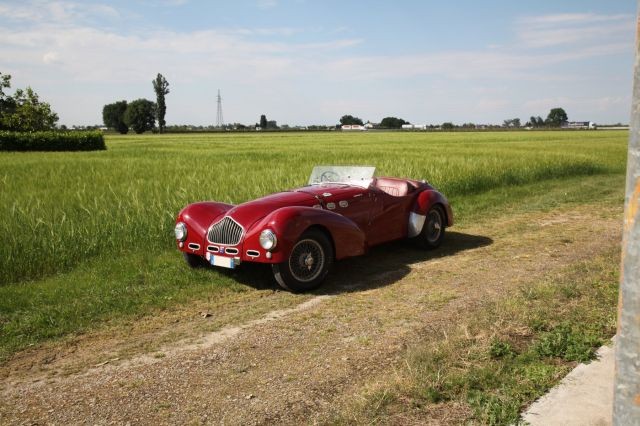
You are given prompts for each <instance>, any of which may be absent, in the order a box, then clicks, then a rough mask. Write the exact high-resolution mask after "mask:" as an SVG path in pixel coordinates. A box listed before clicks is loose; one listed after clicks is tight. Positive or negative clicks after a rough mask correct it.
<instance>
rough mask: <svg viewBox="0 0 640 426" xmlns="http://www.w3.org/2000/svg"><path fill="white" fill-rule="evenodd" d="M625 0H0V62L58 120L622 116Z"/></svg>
mask: <svg viewBox="0 0 640 426" xmlns="http://www.w3.org/2000/svg"><path fill="white" fill-rule="evenodd" d="M635 14H636V4H635V2H632V1H622V0H620V1H611V0H609V1H604V0H602V1H588V0H587V1H562V2H559V1H546V0H540V1H537V2H534V3H530V2H526V3H525V2H515V1H506V0H505V1H498V0H493V1H491V0H487V1H483V2H478V1H456V2H444V1H439V2H436V1H398V2H389V1H385V2H382V1H353V2H347V1H328V0H327V1H310V0H292V1H282V0H247V1H234V2H218V1H206V2H205V1H193V0H159V1H151V0H140V1H112V2H94V1H31V0H20V1H13V0H0V72H2V73H8V74H11V75H12V76H13V79H12V83H13V89H15V88H19V87H25V86H27V85H30V86H32V87H33V88H34V89H35V90H36V91H37V92H38V93H39V94H40V96H41V98H42V99H43V100H45V101H47V102H50V103H51V105H52V107H53V109H54V110H55V111H56V112H58V114H59V116H60V123H61V124H67V125H72V124H97V123H100V122H101V120H102V117H101V111H102V106H103V105H104V104H106V103H110V102H114V101H117V100H121V99H126V100H133V99H137V98H141V97H145V98H148V99H152V100H154V99H155V96H154V93H153V89H152V85H151V80H152V79H153V78H154V77H155V75H156V74H157V73H158V72H160V73H162V74H163V75H164V76H165V77H166V78H167V80H168V81H169V83H170V90H171V93H170V94H169V95H167V122H168V123H169V124H213V123H215V118H216V102H215V96H216V92H217V89H218V88H219V89H220V90H221V92H222V97H223V111H224V118H225V122H240V123H245V124H249V123H255V122H257V121H258V120H259V117H260V114H266V115H267V117H268V118H269V119H273V120H277V121H278V123H280V124H283V123H288V124H291V125H298V124H299V125H307V124H335V123H337V122H338V119H339V118H340V116H342V115H344V114H352V115H355V116H358V117H361V118H362V119H364V120H371V121H373V122H379V121H380V120H381V119H382V118H383V117H385V116H389V115H393V116H398V117H401V118H404V119H405V120H409V121H411V122H412V123H442V122H444V121H453V122H455V123H463V122H475V123H502V121H503V120H504V119H508V118H514V117H519V118H521V119H522V120H523V122H524V121H526V120H527V119H528V118H529V117H530V116H531V115H540V116H543V117H545V116H546V114H547V113H548V112H549V109H551V108H554V107H558V106H560V107H563V108H565V110H566V111H567V113H568V114H569V119H571V120H580V121H582V120H592V121H596V122H597V123H615V122H628V120H629V114H630V104H631V77H632V70H633V54H634V39H635V25H634V23H635Z"/></svg>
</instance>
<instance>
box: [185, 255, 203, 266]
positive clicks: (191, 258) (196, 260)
mask: <svg viewBox="0 0 640 426" xmlns="http://www.w3.org/2000/svg"><path fill="white" fill-rule="evenodd" d="M183 254H184V260H185V261H186V262H187V265H189V267H190V268H202V267H204V266H206V265H207V263H206V262H205V260H204V259H203V258H201V257H200V256H198V255H197V254H193V253H183Z"/></svg>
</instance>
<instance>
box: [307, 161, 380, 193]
mask: <svg viewBox="0 0 640 426" xmlns="http://www.w3.org/2000/svg"><path fill="white" fill-rule="evenodd" d="M375 171H376V168H375V167H368V166H365V167H362V166H315V167H314V168H313V171H312V172H311V177H310V178H309V185H320V184H323V183H345V184H349V185H357V186H362V187H365V188H366V187H367V186H369V184H370V183H371V180H372V179H373V175H374V173H375Z"/></svg>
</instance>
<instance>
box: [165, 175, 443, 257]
mask: <svg viewBox="0 0 640 426" xmlns="http://www.w3.org/2000/svg"><path fill="white" fill-rule="evenodd" d="M435 205H440V206H441V207H442V210H443V212H444V214H445V216H446V218H445V226H451V225H453V213H452V211H451V207H450V206H449V203H448V202H447V200H446V198H445V197H444V196H443V195H442V194H441V193H440V192H438V191H437V190H436V189H434V188H433V187H432V186H430V185H429V184H427V183H425V182H421V181H416V180H411V179H398V178H389V177H379V178H374V179H373V181H372V182H371V184H370V185H369V186H368V187H362V186H357V185H349V184H342V183H338V184H336V183H323V184H320V185H310V186H304V187H302V188H298V189H294V190H290V191H285V192H280V193H276V194H272V195H267V196H265V197H262V198H259V199H256V200H253V201H248V202H246V203H243V204H239V205H237V206H233V205H229V204H224V203H216V202H199V203H194V204H190V205H188V206H187V207H185V208H184V209H183V210H182V211H181V212H180V213H179V214H178V217H177V222H182V223H184V224H185V225H186V228H187V236H186V239H185V240H184V241H178V242H177V244H178V249H179V250H181V251H182V252H184V253H187V254H194V255H198V256H200V257H202V258H205V259H207V261H209V258H210V257H211V255H212V254H214V253H215V255H216V256H227V257H231V258H233V259H234V260H235V262H234V264H239V263H241V262H261V263H272V264H274V263H281V262H285V261H286V260H287V258H288V256H289V254H290V251H291V249H292V247H293V246H294V244H295V243H296V241H298V239H299V238H300V236H301V235H302V234H303V232H305V231H306V230H308V229H309V228H319V229H320V230H322V231H323V232H325V233H326V234H327V236H328V237H329V239H330V241H331V243H332V245H333V249H334V255H335V259H343V258H346V257H351V256H358V255H361V254H363V253H365V252H366V251H367V249H368V248H370V247H372V246H375V245H378V244H382V243H385V242H389V241H393V240H398V239H402V238H407V237H412V236H415V235H416V232H417V233H419V232H420V229H415V227H416V226H419V227H422V226H423V223H424V219H422V222H421V221H420V220H418V221H417V223H418V225H416V224H415V223H416V222H415V221H414V222H412V218H413V219H415V218H424V216H425V215H426V214H427V212H428V211H429V209H431V208H432V207H433V206H435ZM227 217H229V218H231V219H233V221H234V222H236V223H237V224H238V225H240V226H241V227H242V236H241V238H240V240H239V242H238V243H237V244H232V245H229V244H219V243H216V242H212V241H209V239H208V235H209V230H210V229H211V227H212V226H213V225H215V224H217V223H218V222H220V221H221V220H223V219H225V218H227ZM265 229H271V230H273V231H274V233H275V234H276V235H277V239H278V242H277V247H276V248H275V249H274V250H271V251H267V250H265V249H263V248H262V247H261V245H260V242H259V236H260V233H261V232H262V231H263V230H265Z"/></svg>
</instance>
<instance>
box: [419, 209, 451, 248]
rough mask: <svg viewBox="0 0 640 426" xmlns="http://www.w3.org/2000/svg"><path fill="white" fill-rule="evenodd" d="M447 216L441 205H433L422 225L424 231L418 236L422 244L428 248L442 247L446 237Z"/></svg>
mask: <svg viewBox="0 0 640 426" xmlns="http://www.w3.org/2000/svg"><path fill="white" fill-rule="evenodd" d="M445 222H446V216H445V214H444V210H443V209H442V207H440V206H433V207H431V208H430V209H429V212H427V217H426V219H425V221H424V225H423V226H422V231H420V234H418V236H417V237H416V240H417V242H418V244H419V245H420V246H422V247H423V248H426V249H435V248H438V247H440V244H441V243H442V240H443V239H444V231H445V227H446V225H445Z"/></svg>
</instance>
